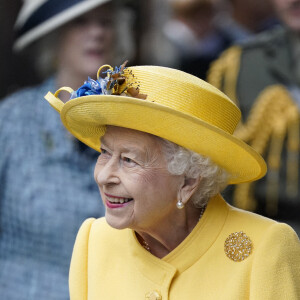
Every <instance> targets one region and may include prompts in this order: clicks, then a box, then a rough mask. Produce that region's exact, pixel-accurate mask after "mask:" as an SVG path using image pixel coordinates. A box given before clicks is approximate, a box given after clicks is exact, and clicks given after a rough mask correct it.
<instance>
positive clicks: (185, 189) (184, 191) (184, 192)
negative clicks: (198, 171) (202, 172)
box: [178, 177, 201, 204]
mask: <svg viewBox="0 0 300 300" xmlns="http://www.w3.org/2000/svg"><path fill="white" fill-rule="evenodd" d="M200 181H201V177H198V178H186V177H184V179H183V184H182V185H181V187H180V189H179V190H178V199H180V200H181V201H182V203H183V204H186V203H187V202H188V201H189V200H190V198H191V197H192V195H193V194H194V193H195V191H196V190H197V188H198V186H199V183H200Z"/></svg>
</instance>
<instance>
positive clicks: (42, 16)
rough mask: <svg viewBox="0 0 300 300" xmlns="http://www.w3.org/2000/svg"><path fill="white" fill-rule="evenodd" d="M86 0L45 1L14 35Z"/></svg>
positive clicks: (20, 33)
mask: <svg viewBox="0 0 300 300" xmlns="http://www.w3.org/2000/svg"><path fill="white" fill-rule="evenodd" d="M84 1H86V0H51V1H47V2H46V3H44V4H43V5H41V7H40V8H38V9H37V10H36V11H35V12H34V13H33V14H32V15H31V16H30V18H28V20H27V21H26V22H25V24H24V25H23V26H22V28H21V29H20V30H18V31H17V35H16V37H17V38H18V37H20V36H21V35H23V34H25V33H26V32H28V31H30V30H31V29H33V28H35V27H37V26H38V25H40V24H41V23H44V22H45V21H47V20H48V19H50V18H52V17H53V16H55V15H57V14H58V13H60V12H62V11H64V10H66V9H67V8H70V7H72V6H74V5H76V4H78V3H81V2H84Z"/></svg>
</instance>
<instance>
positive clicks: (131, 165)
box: [122, 157, 136, 167]
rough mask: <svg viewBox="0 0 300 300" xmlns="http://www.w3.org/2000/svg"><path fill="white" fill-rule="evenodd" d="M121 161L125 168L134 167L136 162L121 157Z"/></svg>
mask: <svg viewBox="0 0 300 300" xmlns="http://www.w3.org/2000/svg"><path fill="white" fill-rule="evenodd" d="M122 160H123V163H125V165H126V166H129V167H133V166H135V165H136V162H135V161H134V160H132V159H131V158H129V157H123V158H122Z"/></svg>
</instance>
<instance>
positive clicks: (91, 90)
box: [72, 77, 103, 98]
mask: <svg viewBox="0 0 300 300" xmlns="http://www.w3.org/2000/svg"><path fill="white" fill-rule="evenodd" d="M101 94H103V91H102V88H101V84H100V82H99V81H97V80H94V79H91V78H90V77H89V78H88V80H87V81H86V82H85V83H84V84H83V85H82V86H81V87H80V88H79V89H78V90H77V91H76V97H82V96H89V95H101ZM72 96H73V95H72ZM76 97H75V98H76Z"/></svg>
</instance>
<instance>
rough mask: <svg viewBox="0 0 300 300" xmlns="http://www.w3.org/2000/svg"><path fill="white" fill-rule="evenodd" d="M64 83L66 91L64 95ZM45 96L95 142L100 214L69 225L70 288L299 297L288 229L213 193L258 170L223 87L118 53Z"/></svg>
mask: <svg viewBox="0 0 300 300" xmlns="http://www.w3.org/2000/svg"><path fill="white" fill-rule="evenodd" d="M62 90H67V91H69V92H71V93H72V96H71V100H70V101H68V102H67V103H65V104H64V103H63V102H62V101H61V100H60V99H59V93H60V91H62ZM46 99H47V100H48V101H49V102H50V104H51V105H52V106H53V107H54V108H55V109H56V110H57V111H58V112H60V115H61V119H62V122H63V124H64V125H65V127H66V128H67V129H68V130H69V131H70V132H71V133H72V134H73V135H74V136H75V137H76V138H78V139H79V140H81V141H82V142H84V143H85V144H87V145H88V146H90V147H92V148H94V149H96V150H98V151H100V152H101V154H100V156H99V158H98V161H97V163H96V167H95V172H94V177H95V180H96V182H97V185H98V187H99V190H100V194H101V196H102V199H103V202H104V205H105V207H106V214H105V218H100V219H96V220H95V219H88V220H86V221H85V222H84V224H83V225H82V227H81V229H80V231H79V233H78V236H77V239H76V243H75V246H74V251H73V257H72V262H71V268H70V278H69V282H70V297H71V299H72V300H75V299H78V300H79V299H80V300H82V299H89V300H96V299H109V300H112V299H137V300H140V299H171V300H177V299H178V300H179V299H180V300H182V299H206V300H207V299H213V300H215V299H223V300H224V299H228V300H232V299H251V300H253V299H289V300H291V299H294V300H296V299H299V298H300V243H299V240H298V237H297V235H296V234H295V232H294V231H293V230H292V229H291V228H290V227H289V226H288V225H285V224H280V223H278V222H275V221H273V220H270V219H267V218H264V217H261V216H259V215H256V214H253V213H250V212H246V211H241V210H239V209H236V208H234V207H232V206H230V205H229V204H227V203H226V202H225V200H224V199H223V198H222V196H221V195H220V192H221V191H222V189H223V188H224V187H225V185H226V184H227V183H229V184H236V183H242V182H248V181H253V180H256V179H258V178H260V177H262V176H263V175H264V174H265V172H266V166H265V163H264V161H263V159H262V158H261V157H260V156H259V155H258V154H257V153H256V152H255V151H254V150H253V149H252V148H250V147H249V146H248V145H246V144H245V143H243V142H242V141H240V140H238V139H237V138H236V137H234V136H233V135H232V133H233V131H234V129H235V127H236V125H237V123H238V122H239V119H240V111H239V109H238V108H237V107H236V106H235V105H234V104H233V102H232V101H231V100H230V99H228V98H227V97H226V96H225V95H224V94H223V93H221V92H220V91H219V90H217V89H216V88H214V87H212V86H211V85H209V84H207V83H206V82H204V81H202V80H200V79H198V78H196V77H194V76H192V75H189V74H186V73H184V72H181V71H178V70H174V69H169V68H164V67H155V66H139V67H128V68H125V64H123V65H122V66H121V67H120V68H115V69H113V68H111V67H110V66H107V65H106V66H104V67H101V68H100V69H99V71H98V80H97V81H93V80H91V79H89V80H88V81H87V82H86V83H85V84H84V85H83V86H82V87H81V88H79V89H78V90H77V91H75V92H73V91H72V90H71V89H70V88H62V89H60V90H58V91H57V92H56V93H55V94H52V93H51V92H49V93H48V94H47V95H46Z"/></svg>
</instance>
